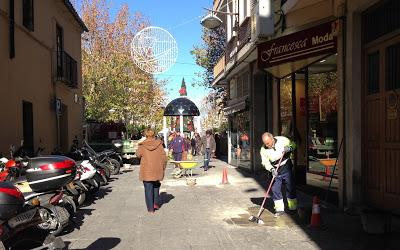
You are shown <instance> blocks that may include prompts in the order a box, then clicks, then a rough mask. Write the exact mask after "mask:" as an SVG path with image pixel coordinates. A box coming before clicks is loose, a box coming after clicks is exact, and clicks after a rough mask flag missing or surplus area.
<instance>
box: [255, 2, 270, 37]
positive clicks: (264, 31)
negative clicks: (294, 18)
mask: <svg viewBox="0 0 400 250" xmlns="http://www.w3.org/2000/svg"><path fill="white" fill-rule="evenodd" d="M274 34H275V23H274V11H273V1H272V0H259V1H258V2H257V3H255V4H254V5H253V8H252V10H251V41H252V42H253V41H256V40H257V39H259V38H266V37H270V36H273V35H274Z"/></svg>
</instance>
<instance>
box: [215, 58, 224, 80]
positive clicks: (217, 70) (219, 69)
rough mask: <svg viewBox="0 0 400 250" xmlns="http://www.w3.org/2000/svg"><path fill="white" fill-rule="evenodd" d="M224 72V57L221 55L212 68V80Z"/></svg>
mask: <svg viewBox="0 0 400 250" xmlns="http://www.w3.org/2000/svg"><path fill="white" fill-rule="evenodd" d="M224 70H225V55H222V56H221V58H220V59H219V60H218V62H217V64H215V66H214V79H216V78H217V77H218V76H220V75H221V74H222V73H224Z"/></svg>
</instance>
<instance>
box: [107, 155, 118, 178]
mask: <svg viewBox="0 0 400 250" xmlns="http://www.w3.org/2000/svg"><path fill="white" fill-rule="evenodd" d="M108 161H109V163H110V167H111V174H113V175H117V174H119V170H120V168H121V164H120V163H119V162H118V161H117V160H115V159H112V158H109V159H108Z"/></svg>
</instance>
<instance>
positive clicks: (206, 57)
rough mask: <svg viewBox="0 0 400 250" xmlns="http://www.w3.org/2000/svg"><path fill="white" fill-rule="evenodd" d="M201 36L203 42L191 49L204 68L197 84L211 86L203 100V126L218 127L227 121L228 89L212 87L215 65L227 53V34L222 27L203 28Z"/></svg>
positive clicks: (197, 62) (198, 62)
mask: <svg viewBox="0 0 400 250" xmlns="http://www.w3.org/2000/svg"><path fill="white" fill-rule="evenodd" d="M201 38H202V43H201V44H200V45H197V46H195V47H194V48H193V50H192V51H191V54H192V55H193V56H194V57H195V59H196V64H197V65H199V66H201V67H202V68H203V70H202V71H201V72H198V73H197V75H198V76H199V78H200V79H201V80H200V81H198V82H197V83H195V84H197V85H198V86H203V87H207V88H210V92H209V94H208V95H207V96H206V97H205V98H204V100H203V102H204V105H203V108H202V111H201V112H202V113H203V114H204V119H203V121H202V126H203V127H204V128H206V129H207V128H216V127H221V126H224V124H225V123H226V117H224V114H223V111H222V109H223V108H224V107H225V103H226V99H227V94H226V90H225V89H224V88H213V87H212V82H213V80H214V66H215V65H216V64H217V63H218V61H219V60H220V59H221V57H222V56H223V55H224V53H225V44H226V34H225V31H224V29H223V28H222V27H220V28H217V29H213V30H210V29H206V28H203V30H202V36H201Z"/></svg>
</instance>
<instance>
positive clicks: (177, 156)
mask: <svg viewBox="0 0 400 250" xmlns="http://www.w3.org/2000/svg"><path fill="white" fill-rule="evenodd" d="M169 149H171V150H172V154H173V156H174V160H175V161H182V153H183V151H185V141H184V139H183V138H182V136H181V133H180V132H179V131H177V132H176V136H175V138H174V139H173V140H172V141H171V143H170V144H169Z"/></svg>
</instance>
